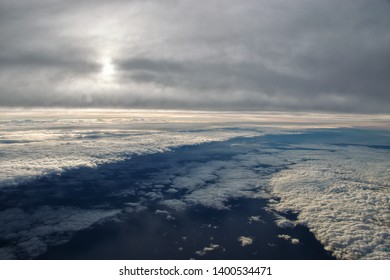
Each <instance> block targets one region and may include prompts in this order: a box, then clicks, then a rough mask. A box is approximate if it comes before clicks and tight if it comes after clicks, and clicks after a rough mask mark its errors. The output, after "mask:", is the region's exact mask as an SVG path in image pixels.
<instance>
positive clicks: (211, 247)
mask: <svg viewBox="0 0 390 280" xmlns="http://www.w3.org/2000/svg"><path fill="white" fill-rule="evenodd" d="M219 247H220V246H219V245H218V244H213V243H211V244H210V245H209V246H206V247H204V248H203V249H202V250H199V251H196V252H195V254H197V255H198V256H204V255H206V254H207V253H209V252H212V251H214V250H216V249H218V248H219Z"/></svg>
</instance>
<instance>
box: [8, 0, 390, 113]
mask: <svg viewBox="0 0 390 280" xmlns="http://www.w3.org/2000/svg"><path fill="white" fill-rule="evenodd" d="M0 105H1V106H49V107H50V106H76V107H111V106H112V107H128V108H178V109H185V108H191V109H221V110H225V109H228V110H231V109H237V110H244V109H248V110H302V111H338V112H361V113H389V112H390V1H388V0H371V1H368V0H326V1H325V0H324V1H318V0H311V1H310V0H294V1H292V0H272V1H271V0H267V1H266V0H240V1H238V0H237V1H232V0H210V1H197V0H182V1H178V0H166V1H161V0H160V1H153V0H142V1H141V0H139V1H138V0H132V1H125V0H77V1H76V0H24V1H23V0H20V1H15V0H0Z"/></svg>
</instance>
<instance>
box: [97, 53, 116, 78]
mask: <svg viewBox="0 0 390 280" xmlns="http://www.w3.org/2000/svg"><path fill="white" fill-rule="evenodd" d="M114 74H115V66H114V64H113V63H112V59H111V57H106V58H104V59H103V62H102V69H101V71H100V75H101V77H102V78H103V79H104V80H109V79H111V78H112V77H113V76H114Z"/></svg>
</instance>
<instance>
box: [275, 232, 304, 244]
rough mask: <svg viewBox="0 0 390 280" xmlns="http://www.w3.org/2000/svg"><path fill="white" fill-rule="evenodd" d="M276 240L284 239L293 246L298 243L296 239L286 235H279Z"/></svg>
mask: <svg viewBox="0 0 390 280" xmlns="http://www.w3.org/2000/svg"><path fill="white" fill-rule="evenodd" d="M278 238H281V239H284V240H286V241H290V242H291V244H293V245H297V244H299V243H300V241H299V239H298V238H292V237H291V236H290V235H287V234H279V235H278Z"/></svg>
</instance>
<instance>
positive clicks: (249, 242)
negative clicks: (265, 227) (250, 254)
mask: <svg viewBox="0 0 390 280" xmlns="http://www.w3.org/2000/svg"><path fill="white" fill-rule="evenodd" d="M237 239H238V241H240V242H241V246H242V247H244V246H248V245H252V243H253V238H252V237H248V236H240V237H238V238H237Z"/></svg>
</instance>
